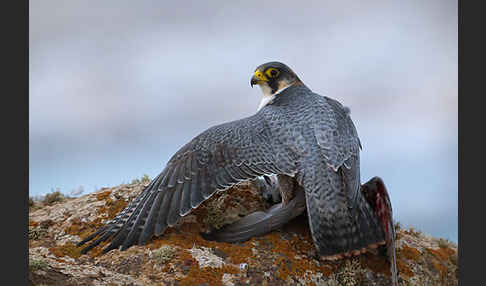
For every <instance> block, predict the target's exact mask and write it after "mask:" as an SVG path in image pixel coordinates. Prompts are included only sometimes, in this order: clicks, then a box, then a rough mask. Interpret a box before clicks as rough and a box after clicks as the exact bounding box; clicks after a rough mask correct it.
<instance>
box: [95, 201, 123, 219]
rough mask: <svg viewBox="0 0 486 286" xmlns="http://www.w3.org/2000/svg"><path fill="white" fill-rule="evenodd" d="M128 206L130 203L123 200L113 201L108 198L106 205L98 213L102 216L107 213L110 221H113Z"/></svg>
mask: <svg viewBox="0 0 486 286" xmlns="http://www.w3.org/2000/svg"><path fill="white" fill-rule="evenodd" d="M127 205H128V202H126V201H125V200H123V199H119V200H112V199H110V198H108V199H106V203H105V205H104V206H102V207H100V208H99V209H98V213H100V214H102V213H105V214H106V215H107V218H108V219H113V218H114V217H115V216H116V215H117V214H118V213H119V212H121V211H122V210H123V209H124V208H125V207H126V206H127Z"/></svg>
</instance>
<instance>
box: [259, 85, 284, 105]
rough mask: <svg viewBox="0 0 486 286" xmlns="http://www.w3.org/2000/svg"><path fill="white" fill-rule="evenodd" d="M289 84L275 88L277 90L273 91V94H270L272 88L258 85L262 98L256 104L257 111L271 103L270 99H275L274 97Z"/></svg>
mask: <svg viewBox="0 0 486 286" xmlns="http://www.w3.org/2000/svg"><path fill="white" fill-rule="evenodd" d="M289 86H290V85H287V86H286V87H284V88H281V89H279V90H277V92H275V93H274V94H272V89H271V88H270V87H269V86H268V85H260V88H261V90H262V92H263V98H262V100H261V101H260V105H258V108H257V111H260V109H262V108H263V107H264V106H266V105H267V104H271V103H272V101H273V100H274V99H275V97H276V96H277V95H278V94H279V93H281V92H282V91H284V90H285V89H287V88H288V87H289Z"/></svg>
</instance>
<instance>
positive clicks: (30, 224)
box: [29, 220, 39, 227]
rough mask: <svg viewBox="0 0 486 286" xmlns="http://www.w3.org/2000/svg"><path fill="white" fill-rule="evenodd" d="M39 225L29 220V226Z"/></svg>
mask: <svg viewBox="0 0 486 286" xmlns="http://www.w3.org/2000/svg"><path fill="white" fill-rule="evenodd" d="M37 225H39V223H38V222H36V221H33V220H29V226H32V227H36V226H37Z"/></svg>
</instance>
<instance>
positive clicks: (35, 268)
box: [29, 180, 458, 286]
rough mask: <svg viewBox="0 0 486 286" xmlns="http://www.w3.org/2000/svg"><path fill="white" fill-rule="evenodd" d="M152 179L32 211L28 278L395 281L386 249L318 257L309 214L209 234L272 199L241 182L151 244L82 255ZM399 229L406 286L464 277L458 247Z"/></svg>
mask: <svg viewBox="0 0 486 286" xmlns="http://www.w3.org/2000/svg"><path fill="white" fill-rule="evenodd" d="M146 184H148V182H147V181H146V180H145V181H142V182H140V181H137V182H134V183H132V184H124V185H120V186H117V187H114V188H102V189H101V190H99V191H97V192H94V193H91V194H87V195H84V196H82V197H79V198H63V199H62V200H61V201H60V202H54V203H52V202H51V203H50V204H51V205H42V204H41V203H39V202H36V203H33V204H32V205H31V207H30V213H29V281H30V285H63V286H64V285H140V286H142V285H144V286H148V285H180V286H183V285H227V286H230V285H234V286H236V285H389V284H390V271H389V263H388V262H387V260H386V256H385V255H383V254H382V251H381V250H380V249H377V250H376V252H368V253H365V254H363V255H361V256H358V257H355V258H348V259H343V260H339V261H335V262H322V261H319V260H317V259H316V258H315V257H316V253H315V249H314V246H313V242H312V238H311V236H310V231H309V228H308V224H307V219H306V216H305V214H304V215H302V216H300V217H297V218H296V219H294V220H293V221H292V222H290V223H289V224H288V225H286V226H285V227H284V228H282V229H281V230H279V231H275V232H272V233H270V234H267V235H265V236H261V237H255V238H252V239H251V240H249V241H246V242H243V243H221V242H213V241H206V240H204V239H203V238H202V237H201V235H200V233H201V232H207V231H209V230H210V229H211V228H219V227H221V226H222V225H225V224H227V223H231V222H234V221H236V220H238V219H239V218H240V217H242V216H245V215H247V214H249V213H251V212H253V211H255V210H263V209H265V208H267V207H268V205H267V203H266V202H265V201H264V200H263V198H262V196H261V194H259V192H258V191H257V190H256V189H255V188H254V187H253V186H252V184H249V183H244V184H240V185H238V186H236V187H233V188H231V189H230V190H227V191H225V192H220V193H217V194H216V195H214V196H213V197H212V198H211V199H209V200H208V201H206V202H204V203H203V204H202V205H201V206H200V207H199V208H197V209H196V210H194V211H193V212H192V213H190V214H189V215H187V216H186V217H184V218H183V219H182V220H181V221H180V222H179V223H178V224H177V225H176V226H175V227H173V228H169V229H168V230H167V232H166V233H165V234H164V235H163V236H161V237H154V238H152V240H151V241H150V242H149V243H148V244H147V245H145V246H134V247H131V248H129V249H128V250H126V251H119V250H112V251H110V252H108V253H107V254H104V255H100V253H101V250H102V248H103V247H104V246H106V243H105V244H101V245H100V246H97V247H96V248H94V249H93V250H92V251H90V252H89V253H88V254H84V255H81V253H80V250H81V248H78V247H76V243H77V242H79V241H80V240H81V239H82V238H84V237H85V236H87V235H88V234H90V233H91V232H93V231H94V230H96V229H97V228H98V227H100V226H102V225H103V224H104V222H106V221H107V220H109V219H111V218H113V217H114V216H115V215H116V214H117V213H118V212H119V211H121V210H122V209H123V208H124V207H125V206H126V205H127V204H128V202H129V201H130V200H131V199H133V198H134V197H135V196H136V195H137V194H138V193H140V192H141V191H142V189H143V187H144V185H146ZM396 230H397V240H396V248H397V255H398V257H397V259H398V269H399V272H400V279H399V281H400V285H457V284H458V281H457V246H456V245H455V244H453V243H451V242H449V241H447V240H444V239H437V238H433V237H430V236H427V235H425V234H422V233H421V232H417V231H414V230H413V229H400V227H399V225H396Z"/></svg>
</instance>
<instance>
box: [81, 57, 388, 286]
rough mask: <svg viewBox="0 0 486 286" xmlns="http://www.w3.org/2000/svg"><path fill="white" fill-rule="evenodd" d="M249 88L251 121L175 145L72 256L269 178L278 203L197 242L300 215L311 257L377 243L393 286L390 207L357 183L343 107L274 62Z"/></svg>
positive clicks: (369, 186) (148, 231)
mask: <svg viewBox="0 0 486 286" xmlns="http://www.w3.org/2000/svg"><path fill="white" fill-rule="evenodd" d="M250 84H251V86H253V85H259V86H260V88H261V90H262V92H263V99H262V101H261V103H260V106H259V107H258V111H257V113H256V114H254V115H252V116H250V117H246V118H243V119H240V120H236V121H232V122H227V123H223V124H221V125H217V126H214V127H211V128H209V129H207V130H206V131H204V132H202V133H201V134H199V135H198V136H196V137H195V138H194V139H192V140H191V141H190V142H188V143H187V144H186V145H184V146H183V147H182V148H181V149H180V150H179V151H177V153H175V154H174V156H172V158H171V159H170V160H169V162H168V163H167V166H166V167H165V168H164V170H163V171H162V172H161V173H160V174H159V175H158V176H157V177H156V178H154V179H153V180H152V181H151V182H150V184H149V185H148V186H147V187H146V188H145V189H144V190H143V191H142V193H140V194H139V195H138V196H137V197H136V198H135V199H134V200H133V201H132V202H131V203H130V204H129V205H128V206H127V207H126V208H125V209H124V210H123V211H122V212H120V213H119V214H118V215H117V216H116V217H115V218H114V219H113V220H111V221H110V222H109V223H108V224H107V225H106V226H104V227H103V228H101V229H100V230H98V231H97V232H95V233H93V234H92V235H90V236H88V237H87V238H86V239H84V240H83V241H81V242H80V243H79V244H78V245H82V244H84V243H86V242H88V241H90V240H92V239H95V238H96V240H94V241H93V242H91V244H89V245H88V246H87V247H85V248H84V249H83V250H82V252H83V253H86V252H87V251H89V250H90V249H92V248H93V247H95V246H96V245H98V244H99V243H101V242H102V241H105V240H108V239H110V238H113V240H112V241H111V243H110V244H109V245H108V246H107V247H106V248H105V249H104V253H106V252H107V251H110V250H111V249H115V248H118V247H120V246H121V250H125V249H127V248H128V247H130V246H132V245H134V244H140V245H143V244H145V243H146V242H147V241H148V240H149V239H150V238H151V237H152V235H154V234H155V235H156V236H160V235H162V234H163V233H164V231H165V230H166V229H167V227H171V226H173V225H175V224H176V223H177V222H178V220H179V219H180V218H181V217H182V216H185V215H187V214H188V213H189V212H191V210H192V209H194V208H197V207H198V206H199V205H200V204H201V203H202V202H204V201H205V200H207V199H208V198H209V197H211V196H212V195H213V194H214V193H215V192H216V191H222V190H226V189H228V188H229V187H231V186H233V185H235V184H237V183H238V182H241V181H248V180H252V179H255V178H258V177H260V176H273V175H276V176H277V178H278V186H279V189H280V193H281V197H282V202H281V203H279V204H276V205H274V206H273V207H271V208H270V209H269V210H267V211H266V212H255V213H252V214H250V215H248V216H246V217H244V218H242V219H241V220H239V221H237V222H235V223H234V224H231V225H228V226H226V227H223V228H222V229H220V230H217V231H215V232H212V233H210V234H207V235H205V237H206V238H207V239H212V240H218V241H228V242H236V241H244V240H247V239H249V238H250V237H252V236H256V235H262V234H264V233H267V232H270V231H272V230H274V229H276V228H279V227H281V226H282V225H283V224H285V223H286V222H288V221H289V220H290V219H292V218H294V217H295V216H297V215H299V214H301V213H303V212H304V211H305V210H306V209H307V214H308V218H309V225H310V230H311V234H312V238H313V240H314V245H315V247H316V249H317V252H318V254H319V256H320V258H321V259H339V258H343V257H348V256H353V255H359V254H361V253H364V252H365V251H366V250H367V249H369V248H376V247H378V246H379V245H386V247H387V251H388V255H389V258H390V263H391V268H392V280H393V283H394V285H395V284H396V283H397V268H396V258H395V248H394V239H395V233H394V228H393V220H392V208H391V203H390V200H389V197H388V193H387V190H386V188H385V185H384V184H383V181H382V180H381V179H380V178H378V177H375V178H373V179H371V180H370V181H369V182H367V183H366V184H364V185H361V183H360V167H359V152H360V149H361V143H360V140H359V138H358V134H357V132H356V128H355V126H354V124H353V122H352V120H351V118H350V114H349V109H347V108H345V107H343V106H342V105H341V104H340V103H339V102H338V101H336V100H334V99H331V98H329V97H325V96H321V95H319V94H316V93H314V92H312V91H311V90H310V89H309V88H308V87H307V86H305V85H304V84H303V83H302V81H301V80H300V79H299V78H298V77H297V75H296V74H295V73H294V72H293V71H292V70H291V69H290V68H289V67H288V66H286V65H285V64H283V63H279V62H269V63H265V64H263V65H260V66H259V67H258V68H257V69H256V70H255V72H254V74H253V76H252V78H251V81H250Z"/></svg>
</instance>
